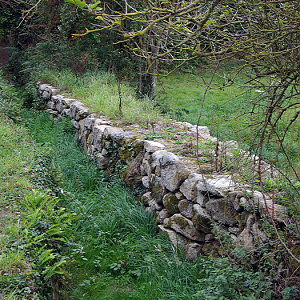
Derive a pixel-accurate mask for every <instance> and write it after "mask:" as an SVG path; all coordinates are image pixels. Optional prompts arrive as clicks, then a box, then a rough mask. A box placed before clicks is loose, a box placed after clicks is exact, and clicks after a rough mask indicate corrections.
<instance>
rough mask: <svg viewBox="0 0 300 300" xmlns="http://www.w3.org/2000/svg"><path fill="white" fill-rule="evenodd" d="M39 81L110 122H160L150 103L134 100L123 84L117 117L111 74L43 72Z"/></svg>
mask: <svg viewBox="0 0 300 300" xmlns="http://www.w3.org/2000/svg"><path fill="white" fill-rule="evenodd" d="M38 79H39V80H42V81H44V82H47V83H52V84H54V85H55V86H58V87H60V88H62V89H64V91H66V92H69V93H70V95H71V96H72V97H75V98H77V99H80V100H81V101H82V102H83V103H84V104H85V105H86V106H87V107H89V109H90V110H91V111H93V112H101V113H103V114H105V115H107V116H109V117H111V118H122V120H124V121H125V122H131V123H150V122H153V121H157V120H160V119H162V117H161V114H160V111H159V109H155V108H154V104H153V102H152V101H151V100H149V99H147V98H144V99H142V100H140V99H137V98H136V96H135V92H134V89H133V88H132V87H131V86H130V85H129V84H128V83H126V82H123V83H121V98H122V109H121V113H120V110H119V104H120V94H119V87H118V82H117V80H116V78H115V76H114V75H113V74H111V73H86V74H85V75H84V76H81V77H77V76H75V75H74V73H72V72H71V71H64V72H61V73H53V72H51V71H44V72H43V74H41V75H40V77H38Z"/></svg>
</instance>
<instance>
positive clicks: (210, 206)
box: [206, 198, 239, 226]
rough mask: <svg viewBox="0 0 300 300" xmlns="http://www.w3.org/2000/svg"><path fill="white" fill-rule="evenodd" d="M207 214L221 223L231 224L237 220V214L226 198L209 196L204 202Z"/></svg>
mask: <svg viewBox="0 0 300 300" xmlns="http://www.w3.org/2000/svg"><path fill="white" fill-rule="evenodd" d="M206 211H207V212H208V214H209V215H210V216H211V217H212V218H213V219H214V220H215V221H218V222H219V223H221V224H224V225H228V226H233V225H235V224H236V223H237V222H238V220H239V214H238V213H237V211H236V210H235V209H234V207H233V205H232V203H231V202H230V201H229V200H228V199H226V198H211V199H210V200H209V201H208V202H207V203H206Z"/></svg>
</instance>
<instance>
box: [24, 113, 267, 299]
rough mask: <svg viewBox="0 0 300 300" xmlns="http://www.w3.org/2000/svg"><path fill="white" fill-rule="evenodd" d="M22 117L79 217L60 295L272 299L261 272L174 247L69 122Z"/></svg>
mask: <svg viewBox="0 0 300 300" xmlns="http://www.w3.org/2000/svg"><path fill="white" fill-rule="evenodd" d="M26 120H27V121H25V122H26V124H27V126H28V127H29V129H30V131H31V132H33V134H34V137H35V139H36V140H37V141H39V143H41V144H46V143H47V144H49V146H51V149H52V152H51V155H49V157H48V160H47V166H48V167H47V170H48V171H47V174H52V175H53V176H51V178H52V181H51V182H52V184H53V187H55V186H56V187H55V190H58V191H60V193H59V196H60V197H61V199H62V200H61V205H63V206H64V207H65V208H66V209H67V210H68V211H70V212H73V213H75V214H77V215H80V216H81V217H80V218H79V219H78V220H77V221H76V222H75V224H74V225H75V228H74V236H75V241H74V242H75V243H74V245H73V247H71V248H69V250H67V253H66V255H67V256H69V257H71V258H72V263H71V265H69V267H68V273H69V277H68V278H67V279H66V281H65V285H64V286H63V287H62V288H61V290H62V298H63V299H113V300H115V299H136V300H142V299H157V300H158V299H166V300H167V299H176V300H179V299H220V297H223V298H222V299H250V297H251V299H270V295H271V294H272V290H271V288H270V283H269V282H268V279H267V280H265V278H264V275H263V274H262V273H259V272H257V273H255V272H251V271H249V270H247V269H246V268H243V267H239V266H234V265H232V264H231V262H230V261H229V260H227V259H209V258H204V257H199V258H198V259H197V260H195V261H194V262H192V263H191V262H188V261H186V260H185V259H184V257H183V255H182V253H181V252H180V251H179V250H177V251H175V252H174V249H173V247H172V245H171V244H170V242H169V241H168V240H167V238H166V237H165V236H163V235H161V234H158V233H157V229H156V225H155V218H154V216H153V215H152V214H151V213H149V212H147V211H145V210H144V207H143V206H141V205H140V204H139V203H137V202H136V201H135V199H134V197H133V196H131V195H130V193H128V191H127V190H126V187H125V186H124V185H123V184H122V183H121V182H120V180H119V179H117V178H115V177H109V176H108V175H106V174H104V173H103V172H100V171H98V170H97V167H96V165H95V164H94V163H93V162H92V161H90V160H89V158H88V157H87V156H86V155H85V154H84V153H82V152H81V149H80V148H79V147H78V146H77V144H76V141H75V140H74V138H73V135H72V134H71V133H70V131H71V129H70V124H68V123H67V121H63V122H61V123H55V124H54V123H52V121H51V120H49V119H48V117H47V116H46V115H45V114H37V113H35V114H31V115H27V117H26ZM37 124H38V126H37ZM55 174H56V175H55ZM57 175H59V176H58V178H59V180H55V178H57ZM265 289H269V292H268V293H265V292H264V290H265Z"/></svg>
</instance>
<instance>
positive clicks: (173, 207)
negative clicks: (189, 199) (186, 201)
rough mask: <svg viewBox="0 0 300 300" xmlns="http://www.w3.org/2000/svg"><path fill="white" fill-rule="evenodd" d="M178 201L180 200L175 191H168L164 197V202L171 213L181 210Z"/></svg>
mask: <svg viewBox="0 0 300 300" xmlns="http://www.w3.org/2000/svg"><path fill="white" fill-rule="evenodd" d="M178 203H179V200H178V199H177V197H176V196H175V195H174V194H173V193H168V194H166V195H165V196H164V197H163V204H164V206H165V208H166V210H167V211H168V212H169V213H170V214H171V215H173V214H176V213H178V212H179V208H178Z"/></svg>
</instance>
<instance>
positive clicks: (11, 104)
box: [0, 70, 22, 121]
mask: <svg viewBox="0 0 300 300" xmlns="http://www.w3.org/2000/svg"><path fill="white" fill-rule="evenodd" d="M21 105H22V101H21V99H20V98H19V95H18V93H17V92H16V89H15V87H14V86H13V85H12V84H8V83H7V82H5V80H4V79H3V77H2V71H1V70H0V115H4V116H6V117H8V118H10V119H12V120H14V121H17V120H18V119H19V114H20V110H21Z"/></svg>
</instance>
